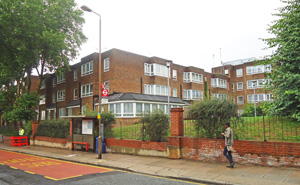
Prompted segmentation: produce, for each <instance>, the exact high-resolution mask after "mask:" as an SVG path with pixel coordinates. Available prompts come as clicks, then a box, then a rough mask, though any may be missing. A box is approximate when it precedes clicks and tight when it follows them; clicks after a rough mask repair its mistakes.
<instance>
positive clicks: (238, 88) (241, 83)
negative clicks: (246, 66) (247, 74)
mask: <svg viewBox="0 0 300 185" xmlns="http://www.w3.org/2000/svg"><path fill="white" fill-rule="evenodd" d="M239 85H241V88H240V87H239ZM243 89H244V83H243V82H237V83H236V90H237V91H242V90H243Z"/></svg>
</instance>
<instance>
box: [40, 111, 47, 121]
mask: <svg viewBox="0 0 300 185" xmlns="http://www.w3.org/2000/svg"><path fill="white" fill-rule="evenodd" d="M45 119H46V111H45V110H41V120H45Z"/></svg>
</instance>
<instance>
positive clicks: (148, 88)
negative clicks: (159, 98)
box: [145, 84, 154, 94]
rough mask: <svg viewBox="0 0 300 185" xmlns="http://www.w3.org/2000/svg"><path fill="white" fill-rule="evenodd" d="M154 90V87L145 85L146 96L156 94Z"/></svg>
mask: <svg viewBox="0 0 300 185" xmlns="http://www.w3.org/2000/svg"><path fill="white" fill-rule="evenodd" d="M153 90H154V87H153V85H148V84H145V94H154V92H153Z"/></svg>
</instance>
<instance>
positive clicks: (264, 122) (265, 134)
mask: <svg viewBox="0 0 300 185" xmlns="http://www.w3.org/2000/svg"><path fill="white" fill-rule="evenodd" d="M263 124H264V141H267V140H266V130H265V115H264V113H263Z"/></svg>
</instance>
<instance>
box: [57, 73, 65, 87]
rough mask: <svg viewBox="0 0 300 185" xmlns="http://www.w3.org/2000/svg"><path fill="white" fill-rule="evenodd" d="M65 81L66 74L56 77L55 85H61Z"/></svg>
mask: <svg viewBox="0 0 300 185" xmlns="http://www.w3.org/2000/svg"><path fill="white" fill-rule="evenodd" d="M65 81H66V74H65V73H62V74H60V75H57V84H61V83H63V82H65Z"/></svg>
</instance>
